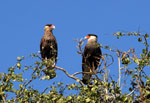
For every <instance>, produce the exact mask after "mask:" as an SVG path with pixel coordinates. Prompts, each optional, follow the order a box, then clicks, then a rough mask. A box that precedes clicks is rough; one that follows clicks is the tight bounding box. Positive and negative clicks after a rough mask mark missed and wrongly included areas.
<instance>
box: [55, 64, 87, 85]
mask: <svg viewBox="0 0 150 103" xmlns="http://www.w3.org/2000/svg"><path fill="white" fill-rule="evenodd" d="M55 68H56V69H59V70H61V71H63V72H64V73H65V74H66V75H67V76H68V77H70V78H72V79H74V80H76V81H77V80H79V83H80V84H81V85H82V86H84V84H83V82H82V81H81V80H80V79H79V78H77V77H75V76H73V75H70V74H69V73H68V72H67V71H66V70H65V69H63V68H61V67H57V66H55Z"/></svg>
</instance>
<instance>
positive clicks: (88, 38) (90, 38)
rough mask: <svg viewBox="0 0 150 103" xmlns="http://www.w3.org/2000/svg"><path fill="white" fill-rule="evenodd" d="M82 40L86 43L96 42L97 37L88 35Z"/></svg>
mask: <svg viewBox="0 0 150 103" xmlns="http://www.w3.org/2000/svg"><path fill="white" fill-rule="evenodd" d="M84 39H87V40H88V41H97V35H95V34H88V35H87V36H85V38H84Z"/></svg>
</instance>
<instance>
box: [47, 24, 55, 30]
mask: <svg viewBox="0 0 150 103" xmlns="http://www.w3.org/2000/svg"><path fill="white" fill-rule="evenodd" d="M53 29H55V26H54V25H53V24H47V25H45V27H44V30H45V31H52V30H53Z"/></svg>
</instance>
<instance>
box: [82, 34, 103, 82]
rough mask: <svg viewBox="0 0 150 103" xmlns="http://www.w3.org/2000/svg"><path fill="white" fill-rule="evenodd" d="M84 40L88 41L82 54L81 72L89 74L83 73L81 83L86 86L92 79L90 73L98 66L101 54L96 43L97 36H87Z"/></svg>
mask: <svg viewBox="0 0 150 103" xmlns="http://www.w3.org/2000/svg"><path fill="white" fill-rule="evenodd" d="M85 39H87V40H88V41H87V44H86V46H85V49H84V52H83V54H82V72H89V74H86V73H85V74H84V73H83V76H82V82H83V83H84V84H88V83H89V82H90V79H91V77H92V73H95V70H96V69H97V67H98V66H99V64H100V63H99V61H100V59H101V56H102V52H101V49H100V46H99V44H98V42H97V35H95V34H88V35H87V36H86V37H85Z"/></svg>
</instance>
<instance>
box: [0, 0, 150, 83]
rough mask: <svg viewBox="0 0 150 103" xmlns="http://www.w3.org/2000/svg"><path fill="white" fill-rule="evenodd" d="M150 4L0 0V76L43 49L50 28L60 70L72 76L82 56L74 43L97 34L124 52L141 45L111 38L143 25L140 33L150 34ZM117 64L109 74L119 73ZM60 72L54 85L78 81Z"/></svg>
mask: <svg viewBox="0 0 150 103" xmlns="http://www.w3.org/2000/svg"><path fill="white" fill-rule="evenodd" d="M149 5H150V1H149V0H143V1H142V0H24V1H22V0H10V1H6V0H5V1H4V0H3V1H2V0H1V1H0V48H1V49H0V72H7V69H8V67H10V66H12V65H14V64H15V63H16V58H17V57H18V56H28V55H29V54H31V53H36V52H38V51H39V45H40V40H41V37H42V36H43V33H44V30H43V28H44V26H45V25H46V24H54V25H55V26H56V29H55V30H54V31H53V33H54V35H55V37H56V39H57V42H58V50H59V51H58V58H59V60H58V63H57V66H60V67H63V68H65V69H66V70H67V71H68V72H69V73H70V74H72V73H74V72H77V71H81V56H80V55H78V54H77V53H76V51H77V48H76V45H77V43H76V42H75V41H74V40H73V39H80V38H82V37H84V36H86V35H87V34H88V33H94V34H97V35H98V37H99V38H98V41H99V43H101V44H103V45H110V46H111V47H114V48H120V49H121V50H128V49H129V48H131V47H137V46H138V43H137V42H136V40H135V39H133V38H127V39H123V38H121V39H120V40H117V39H116V37H114V36H112V34H113V33H114V32H118V31H122V32H128V31H129V32H133V31H138V28H139V27H140V31H141V32H147V33H150V6H149ZM134 41H135V43H134ZM138 47H139V46H138ZM102 51H103V53H105V50H103V49H102ZM116 62H117V61H116ZM116 66H117V65H114V66H112V68H110V71H113V72H116V73H117V72H118V68H117V67H116ZM57 72H58V77H57V78H55V79H54V80H52V81H65V82H71V81H74V80H72V79H68V78H66V76H65V75H64V73H62V72H60V71H59V70H57ZM59 74H60V75H59ZM36 84H38V82H36Z"/></svg>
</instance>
